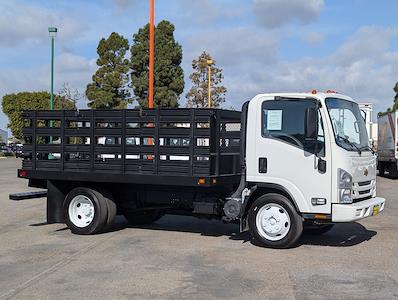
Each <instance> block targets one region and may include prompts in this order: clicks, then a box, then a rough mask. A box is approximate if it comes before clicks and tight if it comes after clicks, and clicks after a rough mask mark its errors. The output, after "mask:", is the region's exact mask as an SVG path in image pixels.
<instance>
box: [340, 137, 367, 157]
mask: <svg viewBox="0 0 398 300" xmlns="http://www.w3.org/2000/svg"><path fill="white" fill-rule="evenodd" d="M338 137H339V139H341V140H343V141H344V142H346V143H347V144H348V145H350V146H351V147H354V148H355V149H356V150H357V151H358V154H359V155H361V154H362V151H361V149H360V148H358V146H357V145H355V143H353V142H351V141H350V140H349V139H347V138H346V137H342V136H338Z"/></svg>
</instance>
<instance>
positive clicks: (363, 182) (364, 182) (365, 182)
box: [358, 181, 372, 186]
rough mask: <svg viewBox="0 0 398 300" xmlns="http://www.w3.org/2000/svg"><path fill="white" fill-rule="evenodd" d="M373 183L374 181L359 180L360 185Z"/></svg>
mask: <svg viewBox="0 0 398 300" xmlns="http://www.w3.org/2000/svg"><path fill="white" fill-rule="evenodd" d="M371 183H372V181H362V182H358V185H359V186H365V185H370V184H371Z"/></svg>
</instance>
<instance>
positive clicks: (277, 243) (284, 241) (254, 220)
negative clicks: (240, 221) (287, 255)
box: [249, 194, 303, 249]
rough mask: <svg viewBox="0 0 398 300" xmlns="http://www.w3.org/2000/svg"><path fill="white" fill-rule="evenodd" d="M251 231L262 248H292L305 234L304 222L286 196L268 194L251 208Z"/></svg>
mask: <svg viewBox="0 0 398 300" xmlns="http://www.w3.org/2000/svg"><path fill="white" fill-rule="evenodd" d="M249 230H250V233H251V235H252V236H253V238H254V239H255V241H256V242H257V243H259V244H260V245H261V246H265V247H269V248H281V249H283V248H290V247H292V246H293V245H294V244H295V243H296V242H297V240H298V239H299V238H300V236H301V234H302V232H303V221H302V219H301V216H300V215H299V214H298V213H297V211H296V209H295V208H294V206H293V204H292V203H291V202H290V201H289V199H287V198H286V197H285V196H282V195H280V194H266V195H264V196H261V197H260V198H258V199H257V200H256V201H254V203H253V205H252V206H251V208H250V211H249Z"/></svg>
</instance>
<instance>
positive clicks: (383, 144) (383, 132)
mask: <svg viewBox="0 0 398 300" xmlns="http://www.w3.org/2000/svg"><path fill="white" fill-rule="evenodd" d="M397 150H398V144H397V113H396V112H389V113H386V114H383V115H381V116H379V117H378V146H377V163H378V170H379V174H380V175H381V176H383V175H384V173H385V172H386V171H387V172H388V173H389V174H390V175H391V176H397V175H398V172H397V159H398V151H397Z"/></svg>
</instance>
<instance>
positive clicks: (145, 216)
mask: <svg viewBox="0 0 398 300" xmlns="http://www.w3.org/2000/svg"><path fill="white" fill-rule="evenodd" d="M123 215H124V217H125V218H126V219H127V221H128V222H129V223H130V224H131V225H147V224H151V223H153V222H156V221H157V220H159V219H160V218H161V217H163V213H162V211H160V210H147V211H141V212H131V211H124V212H123Z"/></svg>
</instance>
